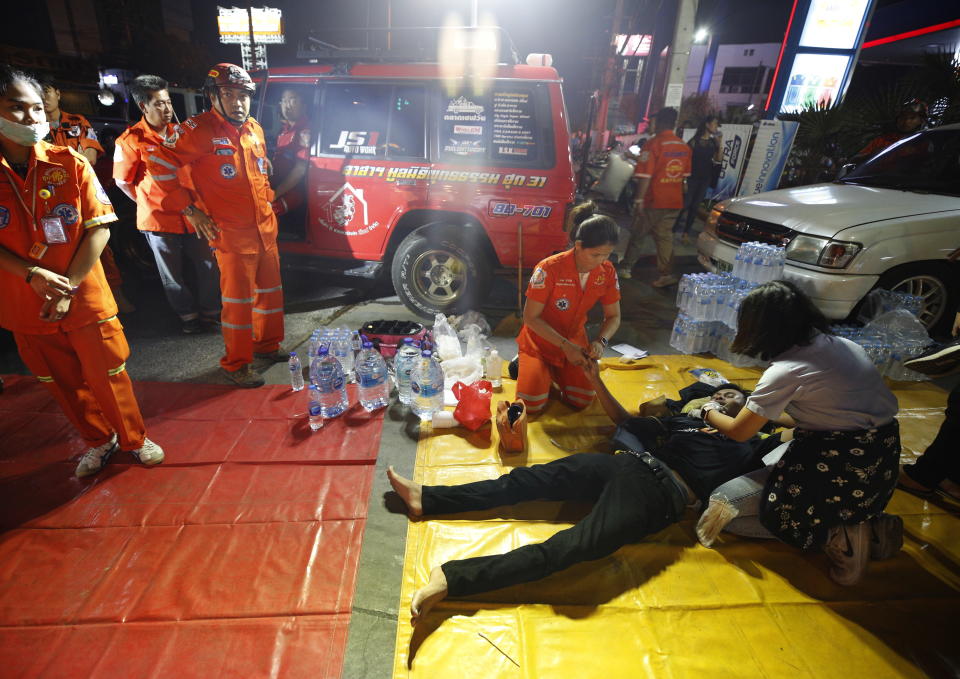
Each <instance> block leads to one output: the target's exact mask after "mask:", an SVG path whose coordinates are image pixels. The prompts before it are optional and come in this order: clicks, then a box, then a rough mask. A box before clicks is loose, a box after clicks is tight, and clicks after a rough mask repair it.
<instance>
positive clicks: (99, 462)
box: [74, 434, 117, 479]
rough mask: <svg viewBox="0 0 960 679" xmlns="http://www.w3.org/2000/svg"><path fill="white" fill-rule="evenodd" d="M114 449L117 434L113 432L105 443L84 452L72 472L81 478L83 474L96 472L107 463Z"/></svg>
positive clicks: (89, 474) (90, 474)
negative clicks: (74, 470)
mask: <svg viewBox="0 0 960 679" xmlns="http://www.w3.org/2000/svg"><path fill="white" fill-rule="evenodd" d="M116 449H117V435H116V434H114V435H113V436H111V437H110V440H109V441H107V442H106V443H104V444H101V445H99V446H96V447H95V448H91V449H90V450H88V451H87V452H85V453H84V454H83V457H81V458H80V464H78V465H77V470H76V472H74V473H75V474H76V475H77V477H78V478H81V479H82V478H83V477H84V476H92V475H93V474H96V473H97V472H98V471H100V470H101V469H103V468H104V467H105V466H106V465H107V461H108V460H109V459H110V456H111V455H113V453H114V451H116Z"/></svg>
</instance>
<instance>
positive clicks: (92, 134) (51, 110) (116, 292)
mask: <svg viewBox="0 0 960 679" xmlns="http://www.w3.org/2000/svg"><path fill="white" fill-rule="evenodd" d="M41 87H42V88H43V110H44V112H45V113H46V115H47V122H48V123H50V136H49V137H48V138H47V141H49V142H50V143H52V144H55V145H57V146H66V147H68V148H72V149H73V150H74V151H77V152H78V153H80V154H81V155H83V156H84V157H85V158H86V159H87V160H89V161H90V164H91V165H96V164H97V159H98V158H99V157H100V154H102V153H103V146H102V145H101V144H100V140H99V139H97V133H96V131H95V130H94V129H93V125H91V124H90V121H89V120H87V119H86V118H85V117H84V116H82V115H80V114H79V113H67V112H66V111H62V110H60V90H59V89H58V88H57V86H56V85H55V84H54V83H53V82H52V81H49V80H45V81H43V82H42V83H41ZM100 263H101V264H102V265H103V271H104V274H105V275H106V277H107V282H108V283H109V284H110V289H111V290H112V291H113V296H114V298H115V299H116V301H117V306H119V307H120V312H121V313H125V314H128V313H133V312H134V311H136V310H137V309H136V307H135V306H133V304H131V303H130V301H129V300H128V299H127V298H126V296H125V295H124V294H123V276H121V275H120V267H118V266H117V262H116V260H115V259H114V257H113V250H111V249H110V246H109V245H108V246H106V247H104V248H103V254H102V255H100Z"/></svg>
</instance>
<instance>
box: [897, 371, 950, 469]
mask: <svg viewBox="0 0 960 679" xmlns="http://www.w3.org/2000/svg"><path fill="white" fill-rule="evenodd" d="M943 414H944V418H945V419H944V420H943V424H941V425H940V431H939V432H938V433H937V437H936V438H935V439H933V443H931V444H930V447H928V448H927V450H926V451H925V452H924V453H923V455H921V456H920V457H918V458H917V463H916V464H915V465H913V466H909V465H908V466H906V467H904V472H905V473H906V474H907V476H909V477H910V478H911V479H913V480H914V481H916V482H917V483H919V484H921V485H924V486H926V487H927V488H936V487H937V486H939V485H940V482H941V481H943V480H944V479H950V480H951V481H953V482H954V483H960V455H958V454H957V441H958V440H960V383H958V384H957V386H955V387H954V388H953V391H951V392H950V395H949V396H947V409H946V410H945V411H944V413H943Z"/></svg>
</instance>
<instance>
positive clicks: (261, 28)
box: [217, 7, 283, 44]
mask: <svg viewBox="0 0 960 679" xmlns="http://www.w3.org/2000/svg"><path fill="white" fill-rule="evenodd" d="M217 10H218V12H219V14H218V16H217V26H218V27H219V29H220V42H222V43H226V44H238V43H240V44H242V43H249V42H250V18H249V16H248V15H247V10H246V9H243V8H238V7H230V8H227V7H217ZM251 12H252V14H253V39H254V40H255V41H256V42H258V43H269V44H281V43H283V17H282V13H281V12H280V10H279V9H275V8H273V7H254V8H252V10H251Z"/></svg>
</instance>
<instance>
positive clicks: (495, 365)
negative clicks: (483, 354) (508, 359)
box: [484, 349, 503, 389]
mask: <svg viewBox="0 0 960 679" xmlns="http://www.w3.org/2000/svg"><path fill="white" fill-rule="evenodd" d="M484 375H485V376H486V378H487V379H488V380H489V381H490V384H491V386H493V388H494V389H499V388H500V387H502V386H503V377H502V376H503V359H502V358H500V352H499V351H497V350H496V349H491V350H490V354H489V355H488V356H487V364H486V366H485V369H484Z"/></svg>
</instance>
